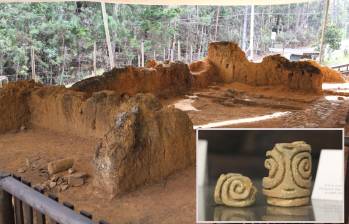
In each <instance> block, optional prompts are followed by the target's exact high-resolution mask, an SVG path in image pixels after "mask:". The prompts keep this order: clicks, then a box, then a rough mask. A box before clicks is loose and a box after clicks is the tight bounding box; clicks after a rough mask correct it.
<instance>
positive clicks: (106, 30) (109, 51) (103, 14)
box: [101, 2, 115, 69]
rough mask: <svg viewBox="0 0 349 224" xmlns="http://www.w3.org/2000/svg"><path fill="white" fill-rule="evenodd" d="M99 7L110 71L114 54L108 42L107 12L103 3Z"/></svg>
mask: <svg viewBox="0 0 349 224" xmlns="http://www.w3.org/2000/svg"><path fill="white" fill-rule="evenodd" d="M101 6H102V16H103V23H104V31H105V39H106V41H107V47H108V54H109V64H110V69H113V68H114V67H115V64H114V52H113V50H112V47H111V42H110V33H109V25H108V15H107V11H106V10H105V2H101Z"/></svg>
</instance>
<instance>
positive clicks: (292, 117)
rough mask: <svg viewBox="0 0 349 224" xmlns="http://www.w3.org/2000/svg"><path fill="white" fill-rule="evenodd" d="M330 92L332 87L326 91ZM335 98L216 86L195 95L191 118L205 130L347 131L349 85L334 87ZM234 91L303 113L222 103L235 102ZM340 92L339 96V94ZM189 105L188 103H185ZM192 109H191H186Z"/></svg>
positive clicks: (283, 90)
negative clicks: (208, 126) (214, 127)
mask: <svg viewBox="0 0 349 224" xmlns="http://www.w3.org/2000/svg"><path fill="white" fill-rule="evenodd" d="M326 88H329V87H326ZM331 88H332V89H331V94H330V95H329V94H324V95H317V94H311V93H306V92H301V91H289V90H287V89H285V88H284V87H280V86H279V87H251V86H248V85H243V84H239V83H231V84H224V85H222V86H212V87H211V88H208V89H206V90H205V91H199V92H194V93H193V94H192V95H194V96H195V95H196V96H197V98H193V99H192V102H191V103H190V106H192V107H194V108H195V109H196V111H194V110H189V111H187V114H188V115H189V117H190V119H191V120H192V122H193V124H194V126H195V125H196V126H201V125H205V124H208V123H212V122H223V121H232V120H233V121H238V122H239V123H237V124H226V125H219V126H217V127H238V128H241V127H261V128H264V127H293V128H296V127H344V126H345V125H346V117H347V113H348V111H349V98H348V97H347V96H341V95H342V94H341V92H345V91H347V90H349V86H348V85H346V84H338V85H336V87H332V86H331ZM229 89H233V90H235V91H236V92H242V93H243V94H245V95H247V97H250V98H254V99H255V98H257V100H258V98H260V99H261V100H262V99H263V100H265V99H267V100H268V101H267V102H270V103H272V104H273V105H274V104H278V103H283V104H286V105H293V106H298V107H299V108H300V109H299V110H291V109H284V108H282V107H280V108H277V107H270V106H248V105H244V104H235V105H231V106H224V105H222V103H221V101H222V99H223V100H224V99H226V98H231V97H232V96H230V95H227V90H229ZM337 91H339V92H337ZM183 100H187V98H186V97H183V98H176V100H174V101H168V100H167V101H163V103H166V104H173V105H176V104H177V105H178V102H183ZM184 102H186V101H184ZM186 106H188V105H186ZM275 113H286V114H285V115H283V116H280V117H273V118H268V119H265V120H259V121H258V120H257V121H253V122H250V121H249V122H244V120H241V119H245V118H246V119H249V118H254V119H255V118H259V117H262V116H268V115H273V114H275Z"/></svg>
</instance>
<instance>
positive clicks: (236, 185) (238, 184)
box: [214, 173, 257, 207]
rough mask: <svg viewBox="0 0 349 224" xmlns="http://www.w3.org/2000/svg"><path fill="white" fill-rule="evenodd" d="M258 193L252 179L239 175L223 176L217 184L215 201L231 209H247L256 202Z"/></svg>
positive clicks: (229, 174)
mask: <svg viewBox="0 0 349 224" xmlns="http://www.w3.org/2000/svg"><path fill="white" fill-rule="evenodd" d="M256 192H257V189H256V187H255V186H253V184H252V181H251V180H250V178H248V177H245V176H242V175H241V174H237V173H228V174H222V175H221V176H220V177H219V179H218V181H217V184H216V188H215V192H214V201H215V202H216V203H217V204H223V205H227V206H231V207H246V206H250V205H252V204H253V203H254V202H255V200H256Z"/></svg>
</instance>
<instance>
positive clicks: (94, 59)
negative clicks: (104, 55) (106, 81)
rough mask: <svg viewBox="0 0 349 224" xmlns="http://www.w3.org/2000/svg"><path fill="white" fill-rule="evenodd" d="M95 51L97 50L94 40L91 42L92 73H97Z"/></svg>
mask: <svg viewBox="0 0 349 224" xmlns="http://www.w3.org/2000/svg"><path fill="white" fill-rule="evenodd" d="M96 51H97V45H96V41H95V42H94V43H93V73H94V75H97V55H96Z"/></svg>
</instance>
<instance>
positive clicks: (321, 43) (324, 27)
mask: <svg viewBox="0 0 349 224" xmlns="http://www.w3.org/2000/svg"><path fill="white" fill-rule="evenodd" d="M329 5H330V0H326V6H325V17H324V20H323V23H322V30H321V37H320V38H321V39H320V54H319V62H320V64H321V63H322V62H323V61H324V51H325V49H324V36H325V32H326V27H327V19H328V8H329Z"/></svg>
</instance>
